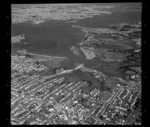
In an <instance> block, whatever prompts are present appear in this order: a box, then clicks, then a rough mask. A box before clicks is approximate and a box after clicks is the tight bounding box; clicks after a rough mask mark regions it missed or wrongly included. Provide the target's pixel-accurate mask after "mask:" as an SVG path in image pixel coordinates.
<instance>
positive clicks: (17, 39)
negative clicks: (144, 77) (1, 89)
mask: <svg viewBox="0 0 150 127" xmlns="http://www.w3.org/2000/svg"><path fill="white" fill-rule="evenodd" d="M141 20H142V3H140V2H132V3H57V4H56V3H55V4H54V3H47V4H11V91H10V92H11V98H10V99H11V100H10V102H11V112H10V118H11V119H10V123H11V125H142V110H141V73H142V69H141V46H142V42H141V29H142V28H141V25H142V23H141Z"/></svg>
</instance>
